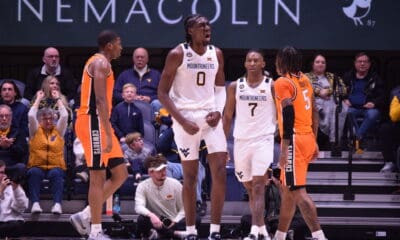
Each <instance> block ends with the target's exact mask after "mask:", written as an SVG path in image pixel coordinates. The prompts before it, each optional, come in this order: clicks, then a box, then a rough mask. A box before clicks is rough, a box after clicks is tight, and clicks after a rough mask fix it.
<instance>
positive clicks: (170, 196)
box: [166, 194, 174, 200]
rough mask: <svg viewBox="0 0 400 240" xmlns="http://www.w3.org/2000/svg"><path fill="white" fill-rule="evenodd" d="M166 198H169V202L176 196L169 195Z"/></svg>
mask: <svg viewBox="0 0 400 240" xmlns="http://www.w3.org/2000/svg"><path fill="white" fill-rule="evenodd" d="M166 198H167V199H168V200H170V199H173V198H174V196H173V195H172V194H168V195H167V196H166Z"/></svg>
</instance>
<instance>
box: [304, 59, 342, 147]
mask: <svg viewBox="0 0 400 240" xmlns="http://www.w3.org/2000/svg"><path fill="white" fill-rule="evenodd" d="M306 75H307V77H308V78H309V79H310V81H311V84H312V85H313V90H314V96H315V104H316V107H317V110H318V112H319V129H320V130H321V131H322V132H323V133H324V134H325V135H327V136H328V137H329V142H330V147H333V146H334V143H335V140H336V139H335V137H336V131H338V139H337V140H339V139H341V137H342V135H343V127H344V123H345V120H346V115H347V105H346V104H344V103H342V102H340V103H339V101H340V100H341V99H342V96H343V95H345V94H346V87H345V85H344V83H343V80H342V79H341V78H340V77H338V76H337V75H335V74H333V73H330V72H326V59H325V57H324V56H323V55H321V54H318V55H316V56H315V57H314V60H313V63H312V71H311V72H309V73H306ZM337 104H340V106H338V107H341V111H340V113H339V116H338V129H335V125H336V116H335V111H336V106H337Z"/></svg>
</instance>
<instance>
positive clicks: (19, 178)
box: [6, 167, 25, 184]
mask: <svg viewBox="0 0 400 240" xmlns="http://www.w3.org/2000/svg"><path fill="white" fill-rule="evenodd" d="M6 175H7V177H8V178H9V179H10V181H12V182H14V183H16V184H22V183H23V182H24V180H25V171H23V172H21V171H20V170H19V169H18V168H12V167H10V168H7V167H6Z"/></svg>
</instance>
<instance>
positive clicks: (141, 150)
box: [124, 132, 155, 181]
mask: <svg viewBox="0 0 400 240" xmlns="http://www.w3.org/2000/svg"><path fill="white" fill-rule="evenodd" d="M126 144H127V146H128V149H126V150H125V151H124V159H125V161H126V162H128V163H129V165H130V167H131V169H132V172H133V176H135V180H136V181H139V180H140V179H141V177H142V175H143V174H146V173H147V171H146V169H145V168H144V166H143V162H144V160H145V159H146V158H147V157H148V156H150V155H152V154H154V153H155V148H154V146H152V144H150V143H148V142H146V143H145V142H144V141H143V138H142V134H140V133H139V132H133V133H129V134H128V135H126Z"/></svg>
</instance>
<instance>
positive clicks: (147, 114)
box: [134, 100, 154, 122]
mask: <svg viewBox="0 0 400 240" xmlns="http://www.w3.org/2000/svg"><path fill="white" fill-rule="evenodd" d="M134 103H135V105H136V107H138V108H139V109H140V111H141V112H142V115H143V120H144V121H145V122H146V121H149V122H153V121H154V113H153V109H152V107H151V105H150V103H147V102H143V101H139V100H136V101H135V102H134Z"/></svg>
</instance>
